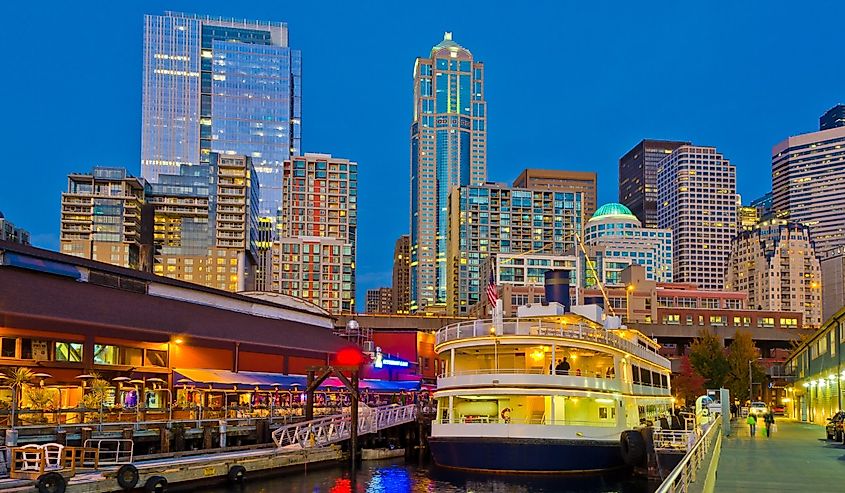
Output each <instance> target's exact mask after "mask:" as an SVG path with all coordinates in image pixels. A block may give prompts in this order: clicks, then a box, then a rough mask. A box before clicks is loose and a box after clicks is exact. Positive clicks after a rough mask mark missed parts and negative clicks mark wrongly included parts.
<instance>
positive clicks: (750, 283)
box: [725, 219, 822, 327]
mask: <svg viewBox="0 0 845 493" xmlns="http://www.w3.org/2000/svg"><path fill="white" fill-rule="evenodd" d="M821 280H822V279H821V271H820V266H819V260H818V258H817V257H816V252H815V250H814V249H813V242H812V241H811V240H810V233H809V230H808V228H807V227H806V226H802V225H800V224H796V223H788V222H787V221H784V220H783V219H771V220H768V221H763V222H761V223H760V224H758V225H756V226H754V228H753V229H752V230H750V231H742V232H740V233H739V234H738V235H737V236H736V237H735V238H734V240H733V242H732V245H731V254H730V257H729V259H728V264H727V270H726V274H725V289H726V290H729V291H741V292H745V293H748V305H749V306H750V307H752V308H757V309H758V310H779V311H796V312H802V313H803V314H804V325H805V326H809V327H819V326H821V323H822V309H821V302H822V296H821V294H822V283H821Z"/></svg>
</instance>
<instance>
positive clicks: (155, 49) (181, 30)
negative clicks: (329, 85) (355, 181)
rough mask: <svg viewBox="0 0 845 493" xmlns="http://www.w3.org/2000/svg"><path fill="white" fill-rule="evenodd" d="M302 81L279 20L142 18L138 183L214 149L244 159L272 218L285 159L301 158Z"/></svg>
mask: <svg viewBox="0 0 845 493" xmlns="http://www.w3.org/2000/svg"><path fill="white" fill-rule="evenodd" d="M301 75H302V63H301V56H300V52H299V51H298V50H292V49H291V48H290V47H288V33H287V27H286V25H285V24H283V23H268V22H248V21H241V20H234V19H222V18H211V17H199V16H191V15H185V14H178V13H172V12H167V13H165V15H163V16H147V18H146V28H145V34H144V82H143V88H144V90H143V109H142V115H143V122H142V137H141V141H142V143H141V149H142V151H141V152H142V155H141V168H142V174H143V176H144V178H146V179H147V180H149V181H152V182H155V181H157V179H158V176H159V175H160V174H171V175H175V174H178V173H179V167H181V166H183V165H196V164H205V163H208V162H209V156H210V154H211V153H212V152H218V153H220V154H225V155H232V154H236V155H245V156H249V157H250V158H252V161H253V164H254V166H255V170H256V172H257V173H258V176H259V180H260V181H261V183H262V188H261V196H260V202H259V211H260V214H261V215H262V216H265V217H272V218H275V217H276V212H277V211H278V208H279V207H280V203H281V194H282V168H283V165H284V161H285V160H287V159H289V158H290V157H291V156H292V155H298V154H299V153H300V147H301V120H302V102H301V84H302V82H301V79H302V77H301Z"/></svg>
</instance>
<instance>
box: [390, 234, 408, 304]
mask: <svg viewBox="0 0 845 493" xmlns="http://www.w3.org/2000/svg"><path fill="white" fill-rule="evenodd" d="M391 294H392V296H393V300H392V311H393V313H398V314H408V313H410V308H411V304H410V300H411V237H410V236H409V235H402V236H400V237H399V239H398V240H396V245H395V246H394V247H393V289H392V291H391Z"/></svg>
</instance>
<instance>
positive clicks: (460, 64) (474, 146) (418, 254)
mask: <svg viewBox="0 0 845 493" xmlns="http://www.w3.org/2000/svg"><path fill="white" fill-rule="evenodd" d="M410 130H411V131H410V134H411V218H410V220H411V281H410V282H411V300H410V311H411V312H412V313H415V312H418V311H426V310H430V309H433V308H428V307H438V308H436V309H437V310H442V309H444V308H445V303H446V285H447V278H448V275H447V272H448V271H447V259H446V250H447V231H448V229H449V219H448V207H449V193H450V191H451V190H452V188H453V187H457V186H468V185H479V184H482V183H484V182H485V181H486V178H487V103H486V101H485V98H484V64H483V63H481V62H479V61H476V60H475V59H474V57H473V55H472V53H471V52H470V51H469V50H467V49H466V48H464V47H462V46H460V45H459V44H458V43H456V42H455V41H453V40H452V33H446V34H445V36H444V38H443V41H441V42H440V43H438V44H437V45H435V46H434V47H433V48H432V49H431V52H430V54H429V57H428V58H417V60H416V62H415V64H414V120H413V123H412V124H411V129H410Z"/></svg>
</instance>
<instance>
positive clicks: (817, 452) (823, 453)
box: [716, 419, 845, 493]
mask: <svg viewBox="0 0 845 493" xmlns="http://www.w3.org/2000/svg"><path fill="white" fill-rule="evenodd" d="M777 427H778V431H777V433H773V434H772V436H771V438H766V436H765V435H761V433H760V429H759V428H758V430H757V436H756V437H755V438H751V437H750V436H749V433H748V426H747V425H739V424H738V423H737V424H736V426H735V427H734V430H733V431H734V434H733V435H732V436H731V437H730V438H727V439H725V440H723V441H722V455H721V458H720V460H719V469H718V476H717V479H716V491H717V492H719V493H722V492H730V491H742V492H746V491H752V492H755V493H758V492H769V491H772V492H774V491H777V492H788V491H800V492H808V491H809V492H814V493H825V492H840V491H845V447H843V446H842V445H841V444H838V443H834V442H832V441H827V440H825V439H824V437H825V433H824V428H823V427H821V426H818V425H812V424H807V423H801V422H796V421H792V420H786V419H779V420H778V423H777Z"/></svg>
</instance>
